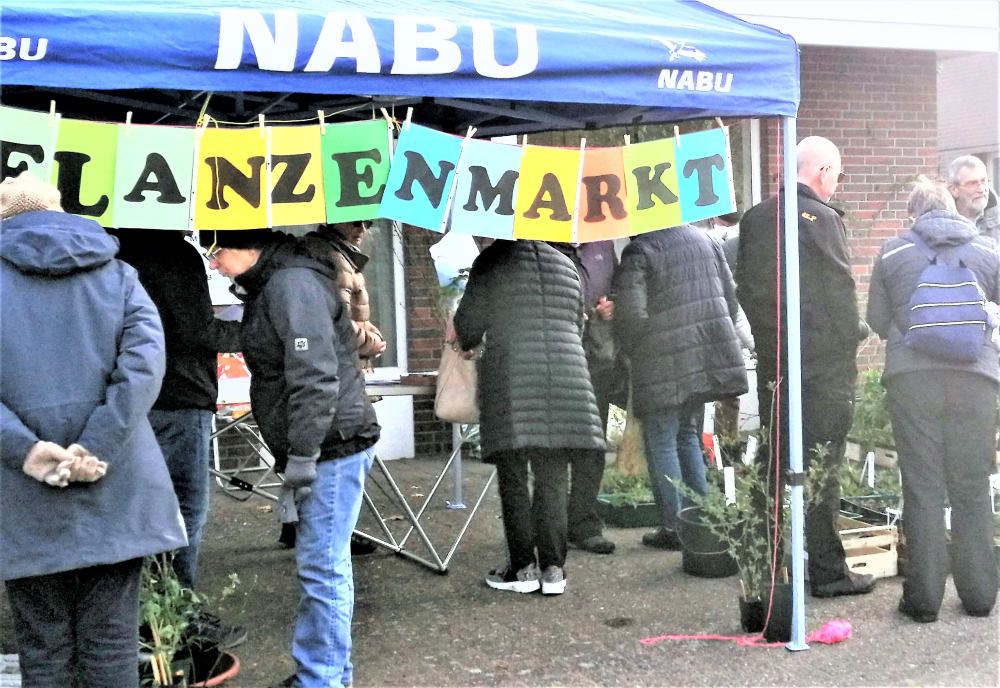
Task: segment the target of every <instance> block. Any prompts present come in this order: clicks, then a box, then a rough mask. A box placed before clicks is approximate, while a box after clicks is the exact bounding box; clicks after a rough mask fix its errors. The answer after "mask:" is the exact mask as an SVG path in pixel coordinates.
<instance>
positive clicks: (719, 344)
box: [613, 225, 747, 549]
mask: <svg viewBox="0 0 1000 688" xmlns="http://www.w3.org/2000/svg"><path fill="white" fill-rule="evenodd" d="M613 291H614V294H615V304H616V305H615V321H614V322H615V326H616V327H615V329H616V332H617V333H618V336H619V340H620V341H621V342H623V345H624V347H625V352H626V353H627V354H628V357H629V360H630V361H631V364H632V403H633V407H634V410H635V414H636V416H638V417H639V419H640V420H641V421H642V428H643V438H644V440H645V444H646V458H647V461H648V462H649V474H650V482H651V484H652V487H653V495H654V497H655V498H656V503H657V505H658V506H659V507H660V511H661V514H662V525H660V527H659V528H657V529H656V530H655V531H653V532H651V533H647V534H646V535H644V536H643V538H642V542H643V544H644V545H647V546H649V547H656V548H659V549H680V540H679V539H678V537H677V532H676V528H677V512H678V511H679V509H680V508H681V504H682V500H681V499H680V497H679V494H678V492H677V490H676V488H675V487H674V483H673V482H672V481H678V480H681V479H683V481H684V483H685V484H686V485H687V486H688V487H690V488H691V489H692V490H694V491H695V492H698V493H700V494H704V493H705V491H706V489H707V482H706V478H705V459H704V455H703V454H702V449H701V439H700V434H701V427H700V426H699V419H700V417H701V413H702V409H703V407H704V405H705V403H706V402H709V401H717V400H719V399H726V398H728V397H738V396H739V395H740V394H743V393H744V392H746V391H747V375H746V368H745V367H744V364H743V353H742V350H741V348H740V341H739V338H738V337H737V334H736V326H735V325H734V323H733V320H734V318H735V317H736V313H737V309H738V305H737V303H736V290H735V286H734V285H733V278H732V274H731V273H730V272H729V266H728V265H727V263H726V258H725V255H724V254H723V251H722V247H721V246H720V245H719V244H717V243H716V242H715V241H713V240H712V238H711V237H709V235H708V234H707V233H706V232H705V231H704V230H702V229H699V228H697V227H693V226H691V225H681V226H679V227H671V228H668V229H661V230H658V231H656V232H650V233H648V234H643V235H640V236H638V237H636V238H635V239H633V240H632V241H631V243H629V245H628V246H627V247H626V248H625V251H624V252H623V253H622V261H621V265H620V266H619V268H618V271H617V272H616V273H615V278H614V288H613Z"/></svg>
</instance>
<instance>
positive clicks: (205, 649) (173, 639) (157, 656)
mask: <svg viewBox="0 0 1000 688" xmlns="http://www.w3.org/2000/svg"><path fill="white" fill-rule="evenodd" d="M238 583H239V580H238V578H236V576H235V574H233V575H232V576H230V585H229V586H228V587H227V588H226V590H224V591H223V596H225V595H226V591H229V592H230V593H231V592H232V591H233V589H234V587H235V585H237V584H238ZM203 604H204V599H203V598H202V596H200V595H198V594H197V593H195V592H194V591H193V590H191V589H190V588H186V587H184V586H183V585H181V582H180V581H179V580H178V579H177V574H176V573H174V569H173V566H171V564H170V560H169V555H167V554H159V555H156V556H152V557H147V558H146V561H145V563H144V565H143V569H142V578H141V583H140V588H139V617H140V618H139V622H140V626H139V628H140V642H141V644H142V647H143V649H144V650H145V651H144V652H142V653H141V654H140V666H139V673H140V677H141V678H142V682H143V684H144V685H154V686H181V687H185V688H196V687H198V686H219V685H222V684H223V683H225V682H226V681H227V680H229V679H230V678H233V677H234V676H236V675H237V674H238V673H239V670H240V662H239V659H238V658H237V657H236V656H235V655H233V654H232V653H229V652H224V651H221V650H219V648H218V647H217V646H216V645H215V644H214V643H213V642H211V641H209V640H208V639H206V638H204V637H203V636H201V635H199V634H198V632H197V622H196V619H197V617H198V613H199V610H200V608H201V606H202V605H203Z"/></svg>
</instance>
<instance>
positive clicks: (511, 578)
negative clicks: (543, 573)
mask: <svg viewBox="0 0 1000 688" xmlns="http://www.w3.org/2000/svg"><path fill="white" fill-rule="evenodd" d="M486 585H488V586H490V587H491V588H493V589H495V590H511V591H513V592H535V591H536V590H538V588H539V587H540V583H539V582H538V566H537V565H535V564H533V563H532V564H528V565H527V566H525V567H524V568H522V569H521V570H520V571H511V570H510V566H506V567H504V568H502V569H494V570H493V571H490V572H489V573H488V574H486Z"/></svg>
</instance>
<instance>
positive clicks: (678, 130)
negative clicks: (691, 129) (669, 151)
mask: <svg viewBox="0 0 1000 688" xmlns="http://www.w3.org/2000/svg"><path fill="white" fill-rule="evenodd" d="M674 145H675V146H677V147H678V148H680V147H681V128H680V127H679V126H677V125H676V124H675V125H674Z"/></svg>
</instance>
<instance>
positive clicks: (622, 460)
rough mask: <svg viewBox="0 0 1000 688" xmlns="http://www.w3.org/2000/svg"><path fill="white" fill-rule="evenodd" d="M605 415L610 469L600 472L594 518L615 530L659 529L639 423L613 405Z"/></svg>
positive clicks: (628, 413)
mask: <svg viewBox="0 0 1000 688" xmlns="http://www.w3.org/2000/svg"><path fill="white" fill-rule="evenodd" d="M608 415H609V418H608V437H607V439H608V447H609V451H608V454H607V457H608V458H609V460H610V462H611V465H609V466H608V467H607V468H606V469H605V471H604V477H603V479H602V480H601V489H600V493H599V494H598V495H597V509H598V514H599V515H600V517H601V520H603V521H604V522H605V523H606V524H607V525H609V526H614V527H616V528H644V527H650V528H651V527H655V526H658V525H661V522H662V520H663V517H662V515H661V514H660V510H659V508H658V507H657V506H656V502H655V500H654V498H653V488H652V486H651V485H650V482H649V470H648V469H647V467H646V457H645V453H644V451H643V441H642V429H641V427H640V425H639V419H638V418H636V417H635V415H634V414H632V413H631V412H629V411H627V410H625V409H622V408H619V407H617V406H613V405H612V406H611V411H610V413H609V414H608Z"/></svg>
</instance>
